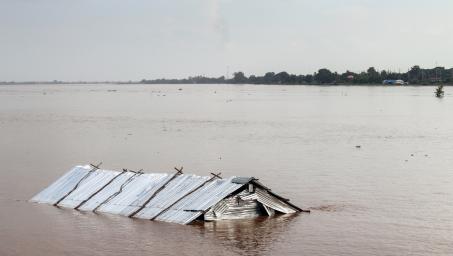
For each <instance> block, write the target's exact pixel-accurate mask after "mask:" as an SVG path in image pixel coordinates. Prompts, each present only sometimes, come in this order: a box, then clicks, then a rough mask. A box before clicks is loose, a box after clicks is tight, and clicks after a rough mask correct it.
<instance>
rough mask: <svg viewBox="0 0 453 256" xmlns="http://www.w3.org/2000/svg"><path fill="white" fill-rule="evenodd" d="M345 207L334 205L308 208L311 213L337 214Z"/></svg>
mask: <svg viewBox="0 0 453 256" xmlns="http://www.w3.org/2000/svg"><path fill="white" fill-rule="evenodd" d="M344 207H345V205H335V204H326V205H320V206H315V207H310V208H309V209H310V210H312V211H321V212H338V211H341V210H343V209H344Z"/></svg>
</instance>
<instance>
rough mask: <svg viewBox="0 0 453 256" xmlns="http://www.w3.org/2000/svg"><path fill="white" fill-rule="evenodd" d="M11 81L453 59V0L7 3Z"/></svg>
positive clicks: (1, 59) (3, 47) (0, 20)
mask: <svg viewBox="0 0 453 256" xmlns="http://www.w3.org/2000/svg"><path fill="white" fill-rule="evenodd" d="M0 11H1V15H0V81H7V80H16V81H19V80H20V81H24V80H54V79H57V80H139V79H142V78H149V79H151V78H161V77H166V78H182V77H187V76H195V75H207V76H215V77H218V76H222V75H226V73H227V69H228V68H227V67H229V70H230V74H231V73H233V72H234V71H238V70H241V71H244V72H245V73H246V75H250V74H257V75H262V74H264V73H265V72H267V71H275V72H279V71H287V72H289V73H297V74H301V73H302V74H306V73H313V72H315V71H316V70H318V69H319V68H323V67H326V68H329V69H331V70H333V71H338V72H344V71H345V70H346V69H350V70H352V71H361V70H365V69H366V68H367V67H370V66H375V67H376V68H377V69H379V70H382V69H386V70H387V69H392V70H394V71H398V70H399V69H401V71H406V70H407V69H408V68H409V67H410V66H412V65H414V64H418V65H421V66H422V67H433V66H435V64H436V62H437V63H438V65H440V66H446V67H452V66H453V15H452V13H453V1H451V0H430V1H425V0H373V1H372V0H362V1H360V0H318V1H313V0H312V1H305V0H127V1H126V0H121V1H120V0H0Z"/></svg>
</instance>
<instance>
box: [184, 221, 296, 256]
mask: <svg viewBox="0 0 453 256" xmlns="http://www.w3.org/2000/svg"><path fill="white" fill-rule="evenodd" d="M297 217H301V216H300V214H287V215H277V216H275V217H259V218H254V219H247V220H223V221H213V222H201V221H200V222H198V223H195V224H194V225H192V226H193V227H196V228H198V229H199V231H200V233H201V236H203V237H204V238H205V239H206V240H212V241H213V242H216V243H217V244H220V245H222V246H224V247H227V249H230V250H232V251H234V252H235V253H238V254H240V255H250V256H253V255H263V254H266V252H269V251H270V250H271V249H272V246H273V244H274V243H276V242H278V241H281V240H282V239H284V238H283V234H285V233H288V232H290V228H291V222H293V221H295V219H296V218H297Z"/></svg>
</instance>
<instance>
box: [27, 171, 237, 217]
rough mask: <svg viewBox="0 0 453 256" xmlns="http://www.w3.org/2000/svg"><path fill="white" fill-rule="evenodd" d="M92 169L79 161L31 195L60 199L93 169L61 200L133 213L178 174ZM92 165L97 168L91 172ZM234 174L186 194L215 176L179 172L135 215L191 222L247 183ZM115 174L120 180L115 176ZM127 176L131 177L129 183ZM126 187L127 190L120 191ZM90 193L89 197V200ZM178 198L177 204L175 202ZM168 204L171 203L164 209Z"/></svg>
mask: <svg viewBox="0 0 453 256" xmlns="http://www.w3.org/2000/svg"><path fill="white" fill-rule="evenodd" d="M92 170H93V169H92V167H91V166H89V165H85V166H76V167H74V168H73V169H71V170H70V171H69V172H67V173H66V174H64V175H63V176H62V177H61V178H59V179H58V180H57V181H55V182H54V183H52V184H51V185H50V186H49V187H47V188H46V189H44V190H43V191H42V192H40V193H39V194H37V195H36V196H34V197H33V198H32V199H31V201H33V202H39V203H48V204H54V203H56V202H58V201H59V200H60V199H61V198H63V197H64V196H65V195H67V193H68V192H70V191H71V189H73V188H74V187H75V186H76V185H77V184H78V183H79V181H80V180H81V179H82V178H83V177H84V176H85V175H87V174H88V176H87V177H86V179H84V180H83V181H82V182H80V184H78V187H77V189H75V190H74V191H72V192H71V193H70V194H69V195H67V196H66V197H65V198H64V199H63V200H62V201H61V202H59V204H58V205H59V206H63V207H69V208H75V207H77V206H79V208H78V209H79V210H82V211H93V210H94V209H96V208H97V209H96V210H97V211H99V212H105V213H113V214H120V215H124V216H129V215H130V214H131V213H133V212H134V211H136V210H138V209H140V207H142V205H143V204H144V203H145V202H146V201H147V200H148V199H149V198H150V197H151V196H152V195H153V194H154V193H155V192H156V191H157V190H158V189H160V188H161V187H162V186H163V185H164V184H165V183H166V182H167V181H169V179H171V178H172V176H173V174H166V173H149V174H136V173H132V172H118V171H109V170H100V169H99V170H95V171H92ZM90 171H92V172H91V173H90ZM234 178H235V177H232V178H230V179H214V180H212V181H210V182H208V183H206V184H205V185H204V186H203V187H201V188H199V189H197V190H196V191H194V192H193V193H191V194H190V195H188V196H186V197H184V196H185V195H186V194H187V193H189V192H190V191H192V190H194V189H195V188H197V187H198V186H200V185H202V184H203V183H205V182H206V181H208V180H209V179H210V177H207V176H197V175H189V174H181V175H178V176H177V177H175V178H174V179H173V180H171V181H170V182H169V183H168V184H167V185H166V186H165V188H163V189H162V190H161V191H160V192H159V193H158V194H157V195H155V197H154V198H153V199H152V200H151V201H150V202H149V203H148V204H146V205H145V207H144V208H143V209H142V210H141V211H139V212H138V213H137V214H135V215H134V217H137V218H142V219H152V218H154V217H155V216H157V215H159V214H160V215H159V216H158V217H157V218H156V220H159V221H166V222H174V223H181V224H187V223H190V222H192V221H193V220H194V219H196V218H197V217H198V216H200V214H202V213H203V211H205V210H207V209H209V208H210V207H211V206H213V205H214V204H216V203H217V202H219V201H220V200H222V199H223V198H224V197H226V196H228V195H229V194H230V193H232V192H234V191H235V190H236V189H238V188H240V187H241V186H242V185H241V184H235V183H232V182H231V180H232V179H234ZM112 179H114V180H113V181H112ZM126 181H128V183H127V184H126V185H124V184H125V182H126ZM109 182H110V183H109ZM122 186H123V187H122ZM121 187H122V190H121V193H118V192H119V191H120V189H121ZM100 189H101V190H100ZM112 196H113V197H112ZM87 198H89V200H86V199H87ZM107 199H109V200H107ZM175 202H176V204H174V203H175ZM80 204H82V205H80ZM100 204H102V205H100ZM172 204H174V205H172ZM170 206H171V207H170ZM167 207H170V208H168V209H167V210H166V211H165V212H162V213H161V211H163V210H165V209H166V208H167Z"/></svg>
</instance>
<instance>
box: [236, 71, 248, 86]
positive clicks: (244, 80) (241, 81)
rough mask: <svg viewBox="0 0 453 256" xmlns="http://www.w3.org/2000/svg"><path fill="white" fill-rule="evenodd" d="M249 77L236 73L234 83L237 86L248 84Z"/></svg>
mask: <svg viewBox="0 0 453 256" xmlns="http://www.w3.org/2000/svg"><path fill="white" fill-rule="evenodd" d="M247 80H248V79H247V77H246V76H245V75H244V72H241V71H239V72H235V73H234V74H233V83H235V84H245V83H247Z"/></svg>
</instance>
